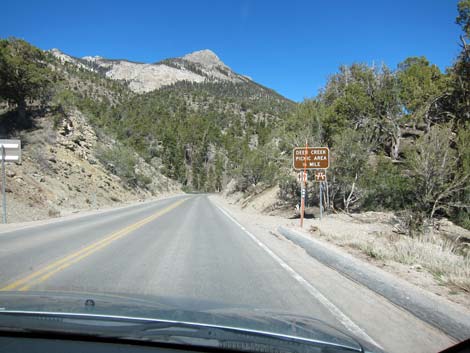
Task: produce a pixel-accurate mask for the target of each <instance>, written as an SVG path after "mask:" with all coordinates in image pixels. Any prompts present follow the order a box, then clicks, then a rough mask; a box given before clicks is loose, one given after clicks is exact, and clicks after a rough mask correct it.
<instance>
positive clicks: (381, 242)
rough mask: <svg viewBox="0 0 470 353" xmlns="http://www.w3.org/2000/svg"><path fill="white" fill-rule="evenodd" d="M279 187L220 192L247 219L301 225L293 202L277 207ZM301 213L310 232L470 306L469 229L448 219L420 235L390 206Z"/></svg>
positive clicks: (402, 276)
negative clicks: (407, 230) (404, 227)
mask: <svg viewBox="0 0 470 353" xmlns="http://www.w3.org/2000/svg"><path fill="white" fill-rule="evenodd" d="M277 191H278V188H277V187H273V188H268V189H265V190H263V191H260V192H258V193H256V195H252V196H250V197H244V196H243V195H242V194H241V193H238V194H229V195H224V199H225V202H226V203H228V204H231V205H232V206H231V207H236V208H237V209H238V210H239V211H242V214H244V215H245V217H246V218H247V219H251V221H255V222H264V223H266V225H268V226H270V227H272V231H273V233H276V229H277V227H278V226H280V225H283V226H287V227H291V228H294V229H300V228H299V223H300V222H299V220H298V219H295V210H294V209H293V208H285V207H281V206H282V205H281V204H280V202H279V200H278V197H277ZM313 213H314V217H313V218H309V219H305V220H304V226H303V230H304V231H307V232H308V234H309V236H311V237H314V238H316V239H318V240H322V241H325V242H328V243H331V244H334V245H335V246H337V247H339V248H341V249H342V250H343V251H346V252H348V253H350V254H352V255H353V256H355V257H357V258H360V259H362V260H364V261H367V262H369V263H371V264H373V265H375V266H377V267H379V268H381V269H383V270H385V271H387V272H390V273H392V274H394V275H396V276H398V277H400V278H402V279H405V280H407V281H408V282H410V283H412V284H414V285H417V286H419V287H421V288H423V289H425V290H428V291H430V292H432V293H435V294H437V295H439V296H442V297H444V298H447V299H448V300H450V301H453V302H456V303H458V304H462V305H464V306H465V307H470V251H469V249H468V246H469V245H468V242H470V232H469V231H467V230H465V229H463V228H461V227H458V226H456V225H454V224H452V223H451V222H449V221H448V220H441V221H439V224H438V230H433V231H432V232H430V233H427V234H424V235H422V236H419V237H414V238H412V237H409V236H406V235H403V234H401V233H400V230H399V227H400V221H399V219H398V218H397V217H396V216H395V215H394V214H393V213H391V212H365V213H361V214H352V215H348V214H345V213H336V214H325V215H324V217H323V219H322V220H321V221H320V220H319V219H318V218H315V216H318V215H316V214H315V212H313Z"/></svg>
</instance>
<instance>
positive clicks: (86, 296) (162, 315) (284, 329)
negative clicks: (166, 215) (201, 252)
mask: <svg viewBox="0 0 470 353" xmlns="http://www.w3.org/2000/svg"><path fill="white" fill-rule="evenodd" d="M176 303H178V304H179V305H177V304H176ZM195 308H196V310H195ZM2 312H3V313H8V312H28V313H38V314H39V313H53V314H83V315H93V316H103V317H114V318H116V317H125V318H145V319H153V320H168V321H174V322H183V323H196V324H202V325H213V326H218V327H230V328H237V329H241V330H247V331H251V332H262V333H263V332H264V333H271V334H277V335H282V336H288V337H291V338H292V337H293V338H298V339H301V340H310V341H315V342H320V343H328V344H333V345H338V346H342V347H348V348H349V349H351V350H352V351H359V352H360V351H363V349H365V350H369V349H371V350H373V351H378V350H377V349H376V348H375V347H370V346H369V345H368V344H367V343H366V342H363V341H361V340H359V339H357V338H353V337H352V336H351V335H349V334H346V333H343V332H341V331H340V330H338V329H336V328H334V327H332V326H330V325H328V324H326V323H325V322H323V321H321V320H318V319H316V318H311V317H307V316H301V315H292V314H289V313H285V312H281V311H271V310H269V311H268V310H258V309H253V308H247V307H242V308H233V307H226V306H223V305H222V304H220V303H214V302H200V301H194V300H189V299H188V300H184V299H182V298H178V300H175V299H174V298H164V297H153V296H152V297H150V296H142V295H140V296H135V295H132V296H128V295H126V294H96V293H83V292H80V293H76V292H74V293H72V292H65V293H64V292H1V293H0V314H1V313H2Z"/></svg>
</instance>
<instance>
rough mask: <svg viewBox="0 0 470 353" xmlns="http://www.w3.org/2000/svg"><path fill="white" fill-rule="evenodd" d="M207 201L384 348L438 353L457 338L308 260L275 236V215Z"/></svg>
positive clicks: (219, 200) (223, 201)
mask: <svg viewBox="0 0 470 353" xmlns="http://www.w3.org/2000/svg"><path fill="white" fill-rule="evenodd" d="M210 199H211V201H212V202H214V203H215V204H216V205H218V206H220V207H222V208H224V209H226V210H227V211H228V212H229V213H230V215H231V216H232V217H233V218H235V219H236V220H237V221H238V222H239V223H240V224H242V225H243V226H244V227H245V228H247V229H248V230H249V231H250V232H251V233H252V234H254V235H255V236H256V237H257V238H258V239H259V240H260V241H261V242H262V243H263V244H265V245H266V246H267V247H269V249H271V250H272V251H273V252H274V253H275V254H276V255H277V256H279V257H280V258H282V259H283V260H284V261H285V262H286V263H287V264H288V265H289V266H291V267H292V268H293V269H294V270H295V271H296V272H298V273H299V274H300V275H301V276H302V277H303V278H305V279H306V280H307V281H308V282H309V283H312V285H314V286H315V287H316V288H317V289H318V291H319V292H321V293H323V294H324V295H325V296H326V297H328V299H329V300H330V301H331V302H332V303H333V304H334V305H335V306H337V307H338V308H339V309H340V310H341V311H343V312H344V313H345V314H347V315H348V317H350V318H351V319H352V320H353V321H354V322H356V323H360V325H361V327H362V328H363V329H364V330H365V332H367V334H369V335H370V336H371V337H372V338H373V339H374V340H376V341H377V342H378V343H379V344H380V345H381V346H382V347H384V349H385V351H390V352H400V351H403V352H405V351H409V352H411V351H413V352H432V351H436V352H437V351H439V350H442V349H444V348H447V347H449V346H451V345H452V344H454V343H455V342H456V340H455V339H453V338H451V337H449V336H448V335H447V334H445V333H444V332H442V331H441V330H439V329H437V328H436V327H434V326H432V325H430V324H428V323H426V322H424V321H422V320H420V319H418V318H417V317H416V316H414V315H413V314H411V313H409V312H408V311H406V310H404V309H402V308H401V307H399V306H397V305H396V304H394V303H392V302H390V301H389V300H387V299H386V298H384V297H383V296H382V295H379V294H377V293H376V292H374V291H372V290H370V289H369V288H367V287H365V286H363V285H362V284H360V283H357V282H356V281H354V280H352V279H350V278H348V277H346V276H344V275H343V274H341V273H339V272H338V271H336V270H334V269H332V268H330V267H328V266H325V265H323V264H322V263H321V262H320V261H318V260H317V259H315V258H313V257H312V256H311V255H309V254H308V253H307V252H306V251H305V249H303V248H302V247H300V246H298V245H297V244H295V243H294V242H292V241H291V240H289V239H287V238H286V237H284V236H283V235H281V234H279V232H278V231H277V228H278V226H279V225H283V224H282V223H280V222H279V219H278V217H270V216H265V215H262V214H259V213H255V212H252V211H249V212H247V211H246V210H242V209H241V208H240V207H239V206H238V205H233V204H230V203H229V202H228V201H227V200H226V199H224V198H222V197H221V196H219V195H212V196H210ZM286 221H287V222H286V223H290V222H288V220H286ZM384 333H387V334H386V335H384Z"/></svg>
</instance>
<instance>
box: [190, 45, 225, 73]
mask: <svg viewBox="0 0 470 353" xmlns="http://www.w3.org/2000/svg"><path fill="white" fill-rule="evenodd" d="M182 59H184V60H187V61H192V62H194V63H198V64H201V65H203V66H205V67H208V68H212V67H214V66H220V67H223V68H227V69H228V67H227V66H226V65H225V64H224V63H223V62H222V61H221V60H220V59H219V57H218V56H217V55H215V53H214V52H213V51H211V50H209V49H205V50H199V51H195V52H193V53H191V54H186V55H185V56H183V57H182Z"/></svg>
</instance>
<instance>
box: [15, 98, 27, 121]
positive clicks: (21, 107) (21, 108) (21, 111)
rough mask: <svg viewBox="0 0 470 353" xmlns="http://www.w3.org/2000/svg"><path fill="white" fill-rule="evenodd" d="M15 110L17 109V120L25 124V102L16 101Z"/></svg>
mask: <svg viewBox="0 0 470 353" xmlns="http://www.w3.org/2000/svg"><path fill="white" fill-rule="evenodd" d="M17 111H18V122H19V124H20V125H21V126H25V125H27V124H26V102H25V101H24V100H21V101H19V102H17Z"/></svg>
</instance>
